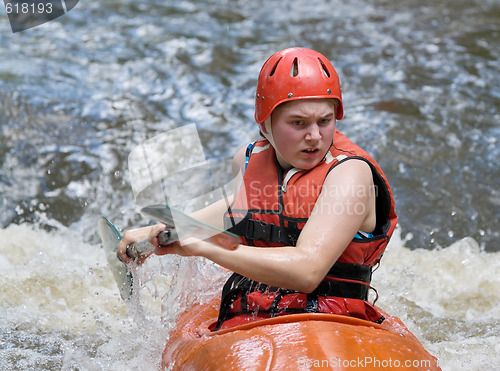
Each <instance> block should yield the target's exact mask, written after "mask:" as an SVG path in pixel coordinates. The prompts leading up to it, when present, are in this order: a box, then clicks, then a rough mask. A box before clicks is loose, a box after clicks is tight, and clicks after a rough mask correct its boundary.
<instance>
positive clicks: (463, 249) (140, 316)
mask: <svg viewBox="0 0 500 371" xmlns="http://www.w3.org/2000/svg"><path fill="white" fill-rule="evenodd" d="M49 222H50V221H49ZM52 224H53V226H54V230H52V231H50V232H49V231H45V230H39V229H38V228H37V226H35V225H31V224H23V225H10V226H9V227H7V228H6V229H3V230H0V241H1V244H0V316H1V322H0V330H1V332H2V334H1V337H0V369H2V370H7V369H9V370H11V369H15V370H49V369H50V370H54V369H62V370H74V369H79V370H137V369H141V370H154V369H157V368H158V366H159V362H160V357H161V352H162V350H163V347H164V344H165V342H166V339H167V336H168V330H169V329H170V328H171V327H172V325H173V324H174V322H175V317H176V316H177V314H178V313H180V311H182V310H183V309H185V308H186V307H187V306H189V304H190V303H193V302H194V301H201V302H203V301H206V300H208V299H209V298H211V297H213V296H214V295H218V294H219V287H220V285H221V284H222V282H223V281H222V280H223V279H224V276H225V275H227V273H224V272H222V271H221V270H220V269H219V268H218V267H216V266H215V265H214V264H212V263H209V262H207V261H205V260H203V259H193V258H187V259H183V258H171V257H153V258H150V259H149V261H148V262H147V263H146V264H145V265H144V266H142V267H140V268H136V270H135V275H136V277H137V278H138V280H137V281H136V282H137V283H138V286H137V288H138V290H137V291H136V294H135V296H134V298H133V299H132V302H131V303H130V304H129V305H128V307H127V305H125V304H124V303H123V301H122V300H121V299H120V297H119V294H118V290H117V287H116V284H115V282H114V280H113V277H112V275H111V272H110V271H109V269H108V268H107V265H106V260H105V256H104V253H103V251H102V249H101V247H100V245H98V244H97V245H90V244H87V243H84V242H82V241H81V239H80V238H79V236H78V235H75V234H74V233H73V232H72V231H71V230H69V229H67V228H66V227H63V226H60V225H57V223H56V222H52ZM382 261H383V263H382V264H381V266H380V268H379V269H378V270H377V271H376V272H375V274H374V281H373V285H374V287H376V288H377V290H378V292H379V294H380V299H379V302H378V303H377V304H378V305H379V306H381V307H382V308H383V309H384V310H385V311H387V312H388V313H390V314H392V315H396V316H398V317H400V318H401V319H402V320H403V321H404V322H405V324H406V325H407V326H408V327H409V328H410V330H411V331H412V332H414V333H415V334H416V335H417V337H418V338H419V339H420V340H421V341H422V343H423V344H424V346H425V347H426V348H427V349H428V350H429V351H430V352H431V353H432V354H434V355H436V356H437V357H438V358H439V363H440V366H441V367H442V368H443V369H444V370H457V369H467V370H495V369H496V366H497V365H498V364H499V363H500V356H499V355H498V354H499V352H500V345H499V336H498V334H499V330H500V311H499V309H500V305H499V302H500V300H499V299H500V274H499V273H500V253H498V252H497V253H485V252H481V251H480V250H479V248H478V246H477V243H476V242H475V241H474V240H472V239H470V238H466V239H464V240H461V241H459V242H457V243H455V244H453V245H452V246H449V247H447V248H444V249H441V250H432V251H430V250H424V249H417V250H410V249H408V248H406V247H404V241H402V240H401V239H400V238H399V233H396V235H395V237H394V238H393V240H392V241H391V244H390V245H389V248H388V250H387V252H386V254H385V256H384V258H383V260H382ZM138 281H140V283H139V282H138ZM187 293H192V295H190V296H187Z"/></svg>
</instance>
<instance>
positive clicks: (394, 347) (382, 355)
mask: <svg viewBox="0 0 500 371" xmlns="http://www.w3.org/2000/svg"><path fill="white" fill-rule="evenodd" d="M218 303H219V301H218V300H214V301H213V302H211V303H209V304H205V305H196V306H194V307H193V308H191V309H190V310H188V311H186V312H185V313H183V314H182V315H181V316H179V319H178V321H177V324H176V327H175V328H174V330H173V331H172V332H171V334H170V339H169V341H168V342H167V346H166V348H165V351H164V353H163V363H162V366H163V367H164V368H166V369H169V370H238V371H240V370H308V369H311V370H312V369H314V370H331V369H335V370H343V369H346V370H347V369H349V370H353V369H363V370H366V369H391V368H393V369H396V368H404V369H407V370H412V369H413V370H439V369H440V368H439V367H438V364H437V359H436V358H435V357H433V356H432V355H430V354H429V353H428V352H427V351H426V350H425V349H424V348H423V346H422V344H420V342H419V341H418V340H417V339H416V337H415V336H414V335H413V334H412V333H411V332H410V331H409V330H408V329H407V328H406V327H405V326H404V324H403V323H402V322H401V321H400V320H399V319H398V318H396V317H391V316H387V319H386V320H385V321H384V322H383V323H382V324H376V323H372V322H369V321H365V320H362V319H358V318H353V317H347V316H340V315H334V314H323V313H299V314H288V315H285V316H279V317H274V318H269V319H263V320H258V321H254V322H249V323H246V324H243V325H239V326H235V327H232V328H229V329H225V330H219V331H214V332H212V331H210V330H209V328H210V326H211V325H212V324H213V323H214V322H215V321H216V320H217V315H218Z"/></svg>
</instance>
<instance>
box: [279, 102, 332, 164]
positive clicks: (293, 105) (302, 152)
mask: <svg viewBox="0 0 500 371" xmlns="http://www.w3.org/2000/svg"><path fill="white" fill-rule="evenodd" d="M271 122H272V126H271V128H272V136H273V139H274V143H275V149H276V156H277V158H278V161H279V163H280V165H281V166H282V167H283V168H284V169H285V170H287V169H290V168H292V167H296V168H299V169H304V170H308V169H311V168H313V167H314V166H316V165H317V164H318V163H319V162H320V161H321V160H322V159H323V157H324V156H325V154H326V152H327V151H328V149H329V148H330V145H331V143H332V140H333V134H334V132H335V103H334V101H332V100H331V99H306V100H294V101H290V102H287V103H284V104H281V105H280V106H278V107H277V108H276V109H275V110H274V111H273V113H272V116H271Z"/></svg>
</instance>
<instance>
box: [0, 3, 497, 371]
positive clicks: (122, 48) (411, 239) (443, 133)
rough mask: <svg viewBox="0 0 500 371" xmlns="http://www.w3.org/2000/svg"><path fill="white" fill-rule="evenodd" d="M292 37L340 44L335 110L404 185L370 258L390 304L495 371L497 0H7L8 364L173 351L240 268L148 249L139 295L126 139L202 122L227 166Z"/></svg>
mask: <svg viewBox="0 0 500 371" xmlns="http://www.w3.org/2000/svg"><path fill="white" fill-rule="evenodd" d="M289 46H305V47H310V48H313V49H316V50H318V51H320V52H322V53H324V54H325V55H327V56H328V57H330V59H331V60H332V63H333V64H334V66H335V67H336V68H337V71H338V72H339V75H340V78H341V82H342V89H343V96H344V110H345V117H344V119H343V120H342V121H339V122H338V123H337V127H338V128H339V129H340V130H341V131H343V132H344V133H346V134H347V135H348V136H349V137H350V138H351V139H352V140H353V141H355V142H356V143H358V144H359V145H361V146H362V147H364V148H365V149H366V150H367V151H368V152H370V153H371V154H372V155H373V156H374V157H375V158H376V159H377V160H378V162H379V163H380V164H381V166H382V168H383V169H384V171H385V173H386V174H387V176H388V178H389V181H390V183H391V185H392V187H393V190H394V193H395V198H396V202H397V209H398V214H399V227H398V229H397V231H396V235H395V237H394V238H393V240H392V241H391V244H390V246H389V248H388V250H387V253H386V255H385V256H384V258H383V260H382V265H381V267H380V268H379V270H378V271H377V272H376V273H375V274H374V286H375V287H376V288H377V289H378V292H379V294H380V297H381V298H380V300H379V302H378V303H377V304H378V305H380V306H381V307H382V308H383V309H384V310H386V311H387V312H389V313H391V314H393V315H397V316H399V317H400V318H401V319H402V320H403V321H404V322H405V323H406V324H407V325H408V327H409V328H410V330H411V331H412V332H414V333H415V334H416V335H417V336H418V338H419V339H420V340H421V341H422V343H423V344H424V345H425V346H426V348H427V349H428V350H429V351H430V352H431V353H433V354H434V355H436V356H437V357H438V358H439V360H440V365H441V366H442V367H443V369H445V370H457V369H467V370H494V369H496V367H497V366H498V364H500V356H499V355H498V354H500V346H499V345H498V344H499V343H500V341H499V332H500V314H499V313H500V245H499V243H498V238H499V231H500V189H499V184H500V170H499V165H498V158H499V157H500V145H499V141H500V125H499V123H500V88H499V87H500V67H499V66H500V65H499V64H498V60H499V57H500V3H499V2H498V1H496V0H482V1H479V0H472V1H471V0H469V1H462V0H459V1H456V0H453V1H452V0H443V1H440V2H436V1H422V0H418V1H417V0H403V1H389V0H354V1H349V2H341V1H337V0H332V1H327V0H323V1H319V0H308V1H293V2H292V1H290V2H285V1H262V0H254V1H242V0H241V1H239V0H233V1H229V0H203V1H194V0H190V1H189V0H186V1H177V2H171V1H154V0H144V1H141V2H134V1H130V0H122V1H116V0H109V1H106V2H85V1H81V2H80V3H79V4H78V5H77V6H76V7H75V8H74V9H73V10H71V11H70V12H69V13H67V14H66V15H64V16H63V17H61V18H58V19H57V20H55V21H52V22H50V23H47V24H44V25H41V26H39V27H36V28H33V29H30V30H26V31H24V32H20V33H16V34H13V33H12V32H11V29H10V25H9V23H8V18H7V16H6V13H5V12H3V11H2V12H0V140H1V141H0V228H1V229H0V369H16V370H58V369H63V370H76V369H78V370H135V369H145V370H149V369H156V368H157V367H158V365H159V360H160V354H161V352H162V349H163V346H164V344H165V340H166V338H167V336H168V335H167V334H168V330H169V329H170V328H171V327H172V325H173V323H174V322H175V317H176V315H177V314H178V313H180V312H181V311H182V310H183V309H185V308H186V307H188V306H189V305H190V304H191V303H193V302H195V301H200V302H203V301H206V300H208V299H210V298H211V297H213V296H214V295H217V294H218V293H219V288H220V284H221V283H222V282H223V279H224V277H225V275H227V273H224V272H221V271H220V270H219V269H218V268H217V267H216V266H214V265H213V264H210V263H208V262H206V261H204V260H203V259H180V258H178V259H176V258H166V257H162V258H158V257H152V258H151V259H149V261H148V262H146V264H145V265H144V266H142V267H140V268H136V271H135V275H136V277H137V278H138V280H136V283H137V285H138V286H137V287H136V288H137V290H136V294H135V296H134V297H133V299H132V301H131V303H130V304H128V305H125V304H124V303H123V302H122V301H121V299H120V297H119V295H118V290H117V288H116V284H115V283H114V281H113V277H112V275H111V272H110V271H109V269H108V267H107V264H106V259H105V256H104V253H103V251H102V248H101V245H100V240H99V236H98V232H97V219H98V217H99V216H101V215H105V216H107V217H108V218H109V219H110V220H112V221H113V222H115V223H116V225H117V226H119V227H120V228H123V229H126V228H131V227H134V226H139V225H144V224H145V223H147V220H145V218H144V217H143V216H142V215H141V214H140V213H139V212H138V211H139V205H138V204H137V203H136V202H135V199H134V194H133V192H132V188H131V181H130V172H129V169H128V168H127V159H128V155H129V154H130V152H131V151H132V150H133V149H134V148H136V147H137V146H138V145H139V144H141V143H143V142H144V141H146V140H148V139H150V138H153V137H155V136H157V135H159V134H161V133H164V132H166V131H168V130H171V129H175V128H178V127H180V126H184V125H187V124H191V123H194V124H196V127H197V130H198V133H199V137H200V139H201V144H202V146H203V151H204V154H205V156H206V157H207V159H209V160H211V161H212V163H214V164H217V165H216V166H217V167H218V168H217V169H216V170H217V172H218V173H217V174H218V175H217V178H218V179H222V180H223V181H226V180H229V174H228V167H229V165H228V159H229V158H230V157H231V156H232V154H233V153H234V150H235V148H237V147H239V146H241V145H242V144H244V143H247V142H248V141H250V140H252V139H254V138H255V137H256V136H257V130H256V126H255V124H254V122H253V96H254V92H255V84H256V78H257V75H258V71H259V68H260V66H261V65H262V63H263V62H264V61H265V59H267V57H268V56H269V55H271V54H272V53H273V52H275V51H277V50H280V49H283V48H285V47H289ZM188 155H189V154H186V153H179V154H178V156H179V157H182V156H188ZM206 184H207V183H206V182H199V181H196V182H194V181H191V182H190V181H186V182H185V183H183V184H182V188H184V189H187V190H189V191H190V192H194V193H197V194H198V193H203V192H205V191H207V189H206V187H207V185H206ZM188 294H189V295H188Z"/></svg>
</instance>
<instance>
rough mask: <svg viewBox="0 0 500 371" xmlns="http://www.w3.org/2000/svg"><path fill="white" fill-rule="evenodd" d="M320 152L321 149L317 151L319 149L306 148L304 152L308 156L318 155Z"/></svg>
mask: <svg viewBox="0 0 500 371" xmlns="http://www.w3.org/2000/svg"><path fill="white" fill-rule="evenodd" d="M318 151H319V149H317V148H306V149H304V150H302V152H303V153H305V154H308V155H312V154H316V153H317V152H318Z"/></svg>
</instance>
